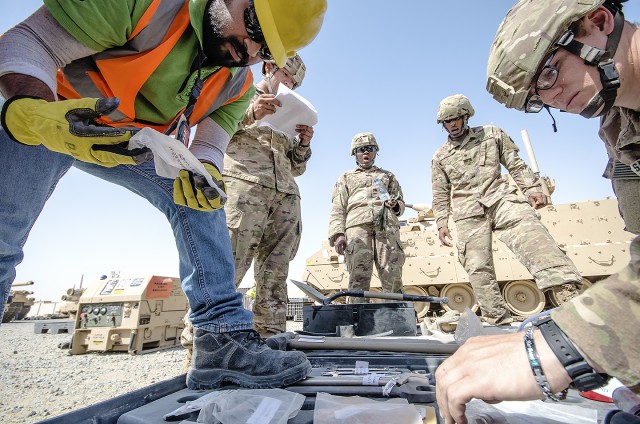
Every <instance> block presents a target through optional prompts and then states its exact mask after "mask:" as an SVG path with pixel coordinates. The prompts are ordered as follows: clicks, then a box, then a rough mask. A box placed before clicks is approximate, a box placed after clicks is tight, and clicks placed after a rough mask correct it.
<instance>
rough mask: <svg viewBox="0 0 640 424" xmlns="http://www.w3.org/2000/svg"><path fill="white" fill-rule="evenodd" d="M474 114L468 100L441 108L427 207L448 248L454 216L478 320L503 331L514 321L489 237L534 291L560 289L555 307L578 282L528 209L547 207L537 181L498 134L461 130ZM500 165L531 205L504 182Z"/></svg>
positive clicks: (456, 98)
mask: <svg viewBox="0 0 640 424" xmlns="http://www.w3.org/2000/svg"><path fill="white" fill-rule="evenodd" d="M473 114H474V110H473V107H472V106H471V103H470V102H469V99H467V98H466V97H465V96H463V95H461V94H455V95H453V96H449V97H446V98H445V99H443V100H442V102H440V107H439V109H438V116H437V121H438V123H439V124H442V125H443V126H444V128H445V129H446V131H447V132H448V133H449V137H448V138H447V141H446V142H445V143H444V144H443V145H442V146H441V147H440V148H439V149H438V150H437V151H436V153H435V155H434V156H433V161H432V165H431V170H432V184H433V205H432V206H433V211H434V214H435V217H436V223H437V225H438V235H439V237H440V241H441V242H442V243H443V244H445V245H447V246H452V243H451V234H450V231H449V227H448V225H449V224H448V222H449V216H450V214H452V215H453V219H454V221H455V223H456V227H457V229H458V238H459V240H458V241H457V243H456V245H457V248H458V255H459V259H460V262H461V263H462V265H463V266H464V268H465V270H466V271H467V273H468V274H469V281H470V282H471V286H472V287H473V291H474V293H475V294H476V297H477V299H478V305H479V306H480V309H481V311H482V316H483V317H484V318H485V319H486V320H487V321H488V322H489V323H492V324H508V323H511V322H512V321H513V318H512V317H511V313H510V312H509V310H508V309H507V306H506V303H505V301H504V299H503V298H502V295H501V293H500V289H499V288H498V283H497V281H496V274H495V269H494V266H493V254H492V249H491V244H492V233H493V232H495V233H496V235H497V236H498V238H499V239H500V240H501V241H502V242H504V243H505V244H506V245H507V246H508V247H509V248H510V249H511V250H512V251H513V252H514V253H515V254H516V256H517V257H518V259H519V260H520V262H522V263H523V264H524V265H525V266H526V267H527V269H528V270H529V272H530V273H531V275H533V277H534V278H535V280H536V284H537V285H538V287H539V288H540V290H547V289H549V288H551V287H554V286H561V289H560V290H559V291H558V300H559V301H560V302H561V303H564V302H565V301H567V300H568V299H570V298H572V297H575V296H576V295H577V294H578V290H577V286H578V285H581V284H582V277H581V276H580V274H579V273H578V270H577V269H576V267H575V266H574V264H573V263H572V262H571V260H570V259H569V258H568V257H567V256H566V255H565V254H564V253H563V252H562V251H561V250H560V249H559V248H558V245H557V244H556V242H555V241H554V240H553V238H552V237H551V235H550V234H549V232H548V231H547V230H546V229H545V228H544V226H543V225H542V223H541V222H540V220H539V219H538V217H537V216H536V213H535V211H534V209H533V208H532V206H533V207H535V208H540V207H543V206H545V205H547V197H546V195H545V194H544V193H543V192H542V187H541V183H540V180H539V178H538V177H537V176H536V175H534V173H533V172H532V171H531V169H530V168H529V167H528V166H527V164H525V163H524V161H523V160H522V159H520V157H519V156H518V147H517V146H516V145H515V143H514V142H513V141H512V140H511V138H509V136H508V135H507V134H505V133H504V131H502V130H501V129H500V128H497V127H494V126H492V125H484V126H480V127H473V128H470V127H469V126H468V125H467V123H468V120H469V118H471V117H472V116H473ZM501 164H502V165H504V166H505V167H506V168H507V170H508V171H509V173H510V174H511V176H512V177H513V179H514V181H515V182H516V184H517V185H518V187H519V188H520V190H521V191H522V193H524V195H525V196H526V197H527V198H528V200H529V202H530V204H531V205H529V204H528V203H527V201H526V200H525V199H524V198H523V197H522V196H521V195H519V194H518V193H517V189H516V187H514V186H513V185H510V184H509V183H508V182H507V180H506V179H504V178H503V177H502V173H501V171H502V168H501ZM451 210H452V212H451Z"/></svg>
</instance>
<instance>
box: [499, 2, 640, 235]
mask: <svg viewBox="0 0 640 424" xmlns="http://www.w3.org/2000/svg"><path fill="white" fill-rule="evenodd" d="M570 4H571V3H570ZM563 5H564V3H563ZM530 7H531V6H530V5H528V4H526V3H525V4H524V6H521V5H518V6H516V7H514V10H516V11H518V10H519V9H520V8H524V9H526V10H528V9H529V8H530ZM550 9H551V6H550V5H549V4H548V3H547V2H541V3H540V4H539V5H538V8H537V10H545V11H546V10H550ZM558 10H561V6H560V5H559V6H558ZM580 10H581V13H582V12H584V13H585V14H592V13H593V17H590V18H589V19H588V20H582V21H580V22H578V21H573V22H570V21H566V20H564V19H565V18H566V16H567V15H566V14H562V13H561V14H556V15H554V19H553V20H552V22H550V23H549V28H552V29H553V30H552V31H550V33H549V37H547V38H544V42H543V44H542V45H538V36H537V35H535V36H534V35H529V36H527V37H523V38H518V37H513V36H511V35H508V36H507V35H501V36H500V37H497V38H496V41H495V43H494V46H493V50H492V54H491V58H490V60H489V65H488V67H487V73H488V82H487V89H488V90H489V92H490V93H491V94H493V96H494V98H495V99H496V100H498V101H499V102H500V103H504V104H505V105H506V106H507V107H509V108H515V109H519V110H526V111H527V112H538V111H540V110H541V109H542V108H544V107H547V108H549V107H555V108H558V109H561V110H564V111H566V112H570V113H575V114H580V115H582V116H584V117H585V118H593V117H600V138H601V139H602V140H603V141H604V143H605V146H606V148H607V153H608V156H609V162H608V164H607V167H606V169H605V172H604V175H603V176H604V177H605V178H609V179H611V180H612V185H613V190H614V192H615V193H616V196H617V197H618V204H619V207H620V214H621V215H622V218H623V220H624V222H625V225H626V230H627V231H630V232H632V233H635V234H640V145H639V144H640V137H639V133H640V107H639V105H640V102H638V96H637V88H636V85H637V84H638V82H637V81H636V78H635V74H634V72H636V68H635V67H634V63H635V62H634V60H635V59H634V58H633V57H632V56H631V55H630V53H631V52H630V51H629V49H626V48H625V49H623V50H621V51H620V52H617V46H618V43H619V41H618V40H620V39H622V40H623V41H627V40H634V43H637V40H636V38H637V37H638V36H637V35H635V34H633V32H636V30H637V27H636V25H634V24H632V23H630V22H628V21H624V17H623V15H622V5H621V4H620V2H619V1H611V0H608V1H603V0H598V1H592V2H589V3H588V4H586V5H584V6H581V7H580ZM598 10H600V11H601V12H598ZM607 11H608V13H606V12H607ZM617 11H619V13H618V16H619V18H617V19H618V22H615V18H614V16H616V12H617ZM599 13H601V14H604V15H600V14H599ZM540 19H541V18H539V15H538V14H535V15H532V16H531V17H529V18H528V19H522V20H511V21H509V22H506V26H505V27H504V29H505V30H506V31H509V30H514V31H518V34H525V28H531V27H535V26H537V25H538V24H539V20H540ZM542 19H546V18H542ZM570 25H571V26H570ZM589 26H591V27H593V28H590V27H589ZM595 28H597V30H598V31H594V29H595ZM556 30H557V31H556ZM587 32H589V33H593V34H594V35H597V36H599V37H600V40H601V43H600V44H598V43H595V44H597V45H596V46H591V45H588V44H587V45H584V44H582V43H580V42H579V41H578V40H579V39H580V40H582V39H584V38H585V35H586V33H587ZM513 33H514V32H513V31H512V32H511V33H510V34H513ZM551 33H552V34H551ZM531 34H533V33H531ZM551 35H553V37H552V36H551ZM591 43H592V44H593V42H591ZM565 44H566V45H565ZM620 45H623V44H620ZM611 58H613V60H611ZM565 59H566V60H565ZM560 65H562V66H560ZM560 69H567V71H565V72H564V73H563V74H562V78H561V79H559V78H558V75H559V70H560ZM537 73H540V76H539V77H538V78H537V79H536V83H535V84H533V77H534V75H536V74H537ZM569 75H570V76H571V78H569ZM583 81H587V83H584V82H583ZM598 82H599V84H598ZM603 86H604V87H606V88H605V89H603V88H602V87H603Z"/></svg>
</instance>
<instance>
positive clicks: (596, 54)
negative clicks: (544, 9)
mask: <svg viewBox="0 0 640 424" xmlns="http://www.w3.org/2000/svg"><path fill="white" fill-rule="evenodd" d="M613 19H614V27H613V32H612V33H611V34H610V35H609V37H608V38H607V45H606V47H605V50H602V49H599V48H596V47H592V46H589V45H586V44H584V43H581V42H579V41H576V40H575V38H574V35H573V32H571V31H567V32H566V33H565V34H564V35H563V36H562V37H560V40H558V42H557V45H558V46H559V47H561V48H563V49H565V50H567V51H568V52H570V53H573V54H575V55H577V56H580V57H581V58H582V59H583V60H584V63H585V64H587V65H591V66H596V67H597V68H598V72H599V74H600V82H601V83H602V90H600V92H599V93H598V94H596V95H595V96H594V97H593V99H591V101H590V102H589V104H588V105H587V107H585V108H584V110H583V111H582V112H580V115H581V116H584V117H585V118H593V117H595V116H602V115H604V114H605V113H607V112H608V111H609V109H611V107H612V106H613V103H614V102H615V100H616V96H617V94H618V88H619V87H620V74H619V73H618V70H617V69H616V67H615V62H614V61H613V56H614V55H615V53H616V50H617V49H618V43H620V37H621V36H622V28H623V27H624V15H623V13H622V11H621V10H618V11H616V13H615V15H614V18H613ZM603 104H604V107H602V105H603ZM600 108H602V111H601V112H600V113H599V114H596V113H597V112H598V110H599V109H600Z"/></svg>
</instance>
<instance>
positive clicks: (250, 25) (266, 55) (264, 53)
mask: <svg viewBox="0 0 640 424" xmlns="http://www.w3.org/2000/svg"><path fill="white" fill-rule="evenodd" d="M244 26H245V27H246V29H247V34H249V38H250V39H251V41H254V42H256V43H258V44H260V45H262V48H261V49H260V51H258V56H260V58H261V59H263V60H273V56H271V52H270V51H269V47H267V41H266V40H265V38H264V34H263V33H262V28H261V27H260V22H258V15H256V8H255V7H254V6H253V0H251V1H250V2H249V7H247V8H246V9H245V10H244Z"/></svg>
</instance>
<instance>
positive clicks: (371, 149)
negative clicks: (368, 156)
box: [356, 146, 378, 153]
mask: <svg viewBox="0 0 640 424" xmlns="http://www.w3.org/2000/svg"><path fill="white" fill-rule="evenodd" d="M377 151H378V149H376V146H360V147H357V148H356V153H371V152H377Z"/></svg>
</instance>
